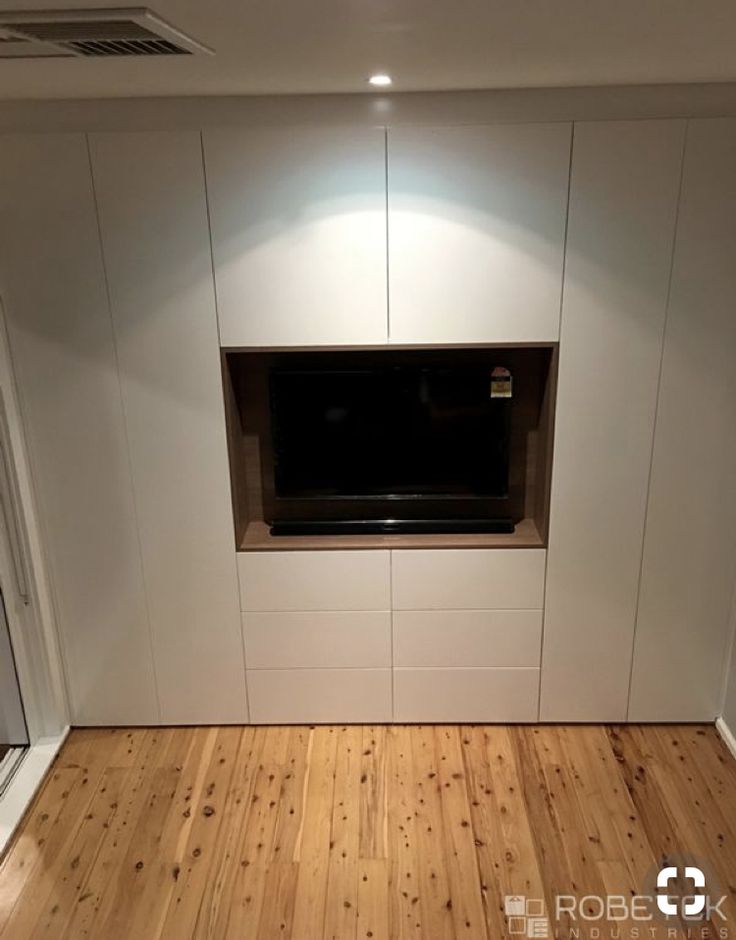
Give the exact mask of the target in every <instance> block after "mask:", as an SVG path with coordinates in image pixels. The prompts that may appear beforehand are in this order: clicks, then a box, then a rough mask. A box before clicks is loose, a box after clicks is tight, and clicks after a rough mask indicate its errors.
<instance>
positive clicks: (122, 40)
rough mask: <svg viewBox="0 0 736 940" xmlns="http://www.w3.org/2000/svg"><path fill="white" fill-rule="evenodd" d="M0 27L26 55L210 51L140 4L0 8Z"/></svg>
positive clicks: (143, 53)
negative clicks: (131, 6) (132, 6)
mask: <svg viewBox="0 0 736 940" xmlns="http://www.w3.org/2000/svg"><path fill="white" fill-rule="evenodd" d="M0 29H2V31H3V33H4V34H5V35H6V36H7V37H8V40H9V41H10V42H14V43H28V45H29V50H28V55H29V56H31V55H38V54H44V53H43V52H41V53H39V50H45V54H56V55H67V56H80V57H94V58H108V57H119V56H152V55H154V56H161V55H193V54H197V53H210V52H211V51H212V50H210V49H208V48H207V47H206V46H203V45H202V44H201V43H198V42H196V41H195V40H193V39H191V37H189V36H186V35H185V34H184V33H182V32H180V31H179V30H177V29H175V28H174V27H173V26H170V25H169V24H168V23H165V22H164V21H163V20H161V19H159V18H158V17H157V16H155V15H154V14H153V13H151V12H150V10H146V9H140V8H135V9H115V10H67V11H53V12H51V11H45V12H41V11H39V12H35V13H30V12H28V11H26V12H24V13H2V12H0ZM1 55H2V50H0V56H1ZM14 57H16V58H17V54H16V56H14Z"/></svg>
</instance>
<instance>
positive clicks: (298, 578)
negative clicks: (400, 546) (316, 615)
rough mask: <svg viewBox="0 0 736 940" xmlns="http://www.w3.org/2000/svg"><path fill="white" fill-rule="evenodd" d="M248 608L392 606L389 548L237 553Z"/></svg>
mask: <svg viewBox="0 0 736 940" xmlns="http://www.w3.org/2000/svg"><path fill="white" fill-rule="evenodd" d="M238 569H239V573H240V596H241V603H242V607H243V610H244V611H262V610H278V611H287V610H296V611H307V610H317V611H325V610H389V609H390V607H391V560H390V555H389V552H387V551H357V552H356V551H324V552H319V551H310V552H238Z"/></svg>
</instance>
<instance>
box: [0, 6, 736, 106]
mask: <svg viewBox="0 0 736 940" xmlns="http://www.w3.org/2000/svg"><path fill="white" fill-rule="evenodd" d="M124 2H125V0H123V2H118V5H120V6H123V5H124ZM134 2H135V0H134ZM150 2H151V9H152V10H153V11H154V12H155V13H158V14H159V16H161V17H163V18H164V19H166V20H168V21H169V22H171V23H172V24H174V25H175V26H178V27H179V28H180V29H182V30H183V31H184V32H186V33H188V34H190V35H191V36H193V37H194V38H195V39H198V40H200V41H201V42H203V43H205V44H206V45H208V46H211V47H213V48H214V49H215V52H216V54H215V55H214V56H211V57H210V56H197V57H194V56H182V57H175V56H172V57H169V58H156V59H153V60H152V59H145V58H129V59H114V60H111V59H104V60H98V61H95V60H80V59H62V60H53V61H52V60H41V59H36V60H25V61H0V98H6V99H7V98H99V97H129V96H149V95H243V94H268V93H276V94H278V93H302V92H303V93H312V92H360V91H368V90H369V89H368V86H367V84H366V78H367V76H368V75H369V74H371V73H372V72H374V71H379V70H386V71H389V72H391V74H392V75H393V76H394V89H395V90H396V91H420V90H421V91H433V90H440V89H447V90H449V89H471V88H509V87H545V86H573V85H619V84H640V83H641V84H644V83H646V84H649V83H669V82H726V81H734V80H736V2H734V0H150ZM114 5H116V4H115V2H114V0H113V2H108V3H105V2H100V0H67V2H66V3H64V2H59V0H37V2H29V0H9V2H8V0H0V10H10V9H13V10H31V9H38V8H42V9H64V8H70V7H71V8H74V7H77V8H78V7H109V6H114Z"/></svg>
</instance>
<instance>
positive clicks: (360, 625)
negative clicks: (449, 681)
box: [243, 610, 391, 669]
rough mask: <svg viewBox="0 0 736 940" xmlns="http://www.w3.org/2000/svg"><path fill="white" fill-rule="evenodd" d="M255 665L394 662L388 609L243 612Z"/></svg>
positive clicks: (248, 659) (249, 661)
mask: <svg viewBox="0 0 736 940" xmlns="http://www.w3.org/2000/svg"><path fill="white" fill-rule="evenodd" d="M243 636H244V638H245V657H246V662H247V664H248V668H249V669H302V668H307V667H309V668H320V667H340V666H343V667H356V666H362V667H364V668H374V667H380V666H385V667H387V668H390V666H391V614H390V613H389V612H388V611H372V610H359V611H335V610H321V611H287V612H281V611H266V612H260V613H255V612H253V613H245V614H243Z"/></svg>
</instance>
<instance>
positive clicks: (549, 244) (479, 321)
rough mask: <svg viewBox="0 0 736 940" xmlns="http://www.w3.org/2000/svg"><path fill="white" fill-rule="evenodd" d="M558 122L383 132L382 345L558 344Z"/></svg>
mask: <svg viewBox="0 0 736 940" xmlns="http://www.w3.org/2000/svg"><path fill="white" fill-rule="evenodd" d="M570 137H571V126H570V124H565V123H560V124H528V125H525V124H508V125H496V126H493V127H437V128H391V129H390V130H389V135H388V141H389V147H388V204H389V295H390V340H391V342H394V343H523V342H546V341H547V342H554V341H556V340H557V338H558V336H559V322H560V295H561V290H562V264H563V249H564V240H565V218H566V207H567V190H568V178H569V168H570Z"/></svg>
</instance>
